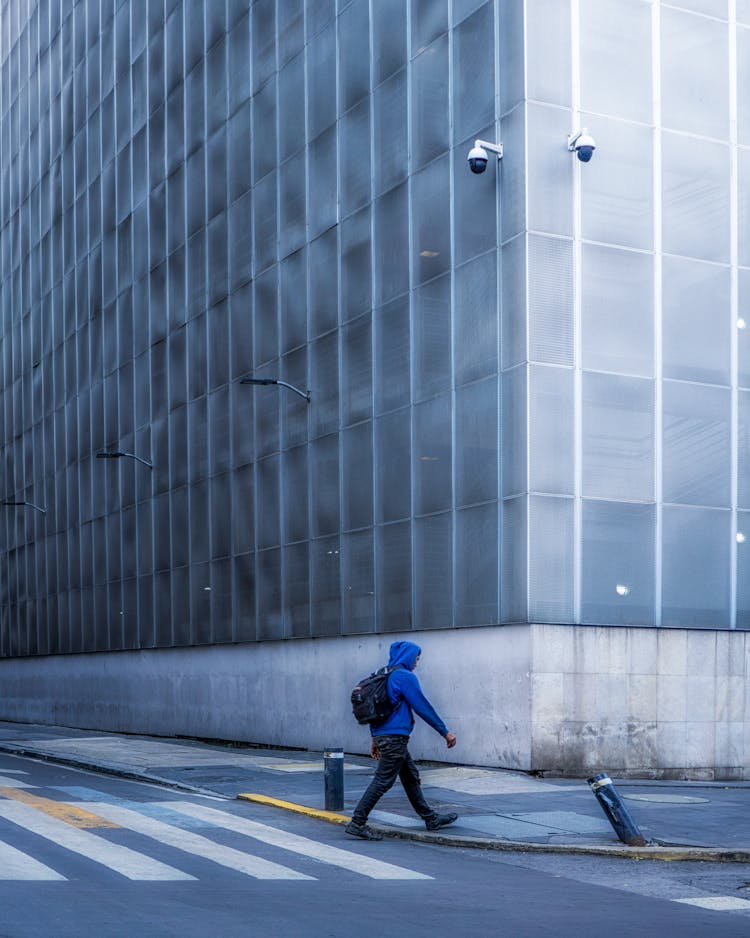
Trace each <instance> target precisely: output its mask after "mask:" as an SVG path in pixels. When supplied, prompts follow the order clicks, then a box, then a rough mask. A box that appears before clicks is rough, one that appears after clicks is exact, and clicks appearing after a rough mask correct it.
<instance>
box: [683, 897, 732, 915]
mask: <svg viewBox="0 0 750 938" xmlns="http://www.w3.org/2000/svg"><path fill="white" fill-rule="evenodd" d="M674 901H675V902H681V903H682V904H683V905H694V906H696V907H697V908H699V909H710V910H711V911H713V912H736V911H739V910H740V909H743V910H744V911H748V910H750V900H748V899H741V898H740V897H739V896H701V897H700V898H698V899H675V900H674Z"/></svg>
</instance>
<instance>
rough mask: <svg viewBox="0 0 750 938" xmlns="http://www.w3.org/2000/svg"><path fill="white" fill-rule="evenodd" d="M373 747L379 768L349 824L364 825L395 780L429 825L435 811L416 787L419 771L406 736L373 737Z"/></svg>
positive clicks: (420, 787) (420, 789)
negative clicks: (375, 748) (374, 746)
mask: <svg viewBox="0 0 750 938" xmlns="http://www.w3.org/2000/svg"><path fill="white" fill-rule="evenodd" d="M374 739H375V745H376V746H377V747H378V751H379V752H380V759H379V760H378V767H377V769H376V771H375V776H374V777H373V780H372V781H371V782H370V784H369V785H368V787H367V791H366V792H365V793H364V795H362V797H361V798H360V799H359V804H358V805H357V807H356V808H355V809H354V814H353V816H352V820H353V821H354V823H355V824H364V823H365V821H367V817H368V815H369V814H370V811H372V809H373V808H374V807H375V805H376V804H377V803H378V801H380V799H381V798H382V797H383V795H384V794H385V793H386V792H387V791H388V790H389V789H390V788H392V787H393V784H394V783H395V781H396V779H397V778H398V779H400V780H401V784H402V785H403V786H404V791H405V792H406V797H407V798H408V799H409V801H410V802H411V806H412V807H413V808H414V810H415V811H416V812H417V814H418V815H419V816H420V817H421V818H422V819H423V820H424V821H429V820H431V819H432V818H434V817H435V811H434V810H433V809H432V808H431V807H430V806H429V805H428V804H427V802H426V801H425V797H424V795H423V794H422V786H421V785H420V784H419V771H418V770H417V767H416V765H415V764H414V760H413V759H412V757H411V756H410V755H409V749H408V745H409V737H408V736H375V737H374Z"/></svg>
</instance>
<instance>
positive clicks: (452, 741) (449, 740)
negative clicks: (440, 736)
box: [445, 733, 456, 749]
mask: <svg viewBox="0 0 750 938" xmlns="http://www.w3.org/2000/svg"><path fill="white" fill-rule="evenodd" d="M445 744H446V746H447V747H448V748H449V749H453V747H454V746H455V745H456V734H455V733H446V734H445Z"/></svg>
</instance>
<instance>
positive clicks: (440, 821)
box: [424, 814, 458, 831]
mask: <svg viewBox="0 0 750 938" xmlns="http://www.w3.org/2000/svg"><path fill="white" fill-rule="evenodd" d="M457 820H458V815H457V814H436V815H435V817H434V818H432V820H430V821H425V822H424V823H425V827H426V828H427V830H428V831H438V830H440V828H441V827H447V826H448V825H449V824H453V822H454V821H457Z"/></svg>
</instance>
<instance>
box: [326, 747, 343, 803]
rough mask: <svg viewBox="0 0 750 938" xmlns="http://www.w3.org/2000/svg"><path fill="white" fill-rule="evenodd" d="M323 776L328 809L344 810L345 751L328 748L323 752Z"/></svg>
mask: <svg viewBox="0 0 750 938" xmlns="http://www.w3.org/2000/svg"><path fill="white" fill-rule="evenodd" d="M323 776H324V780H325V789H326V811H343V810H344V753H343V750H341V749H327V750H326V751H325V752H324V753H323Z"/></svg>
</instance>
